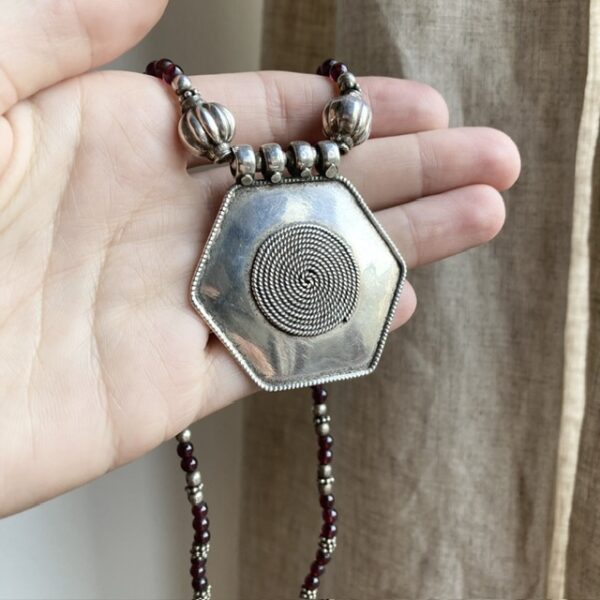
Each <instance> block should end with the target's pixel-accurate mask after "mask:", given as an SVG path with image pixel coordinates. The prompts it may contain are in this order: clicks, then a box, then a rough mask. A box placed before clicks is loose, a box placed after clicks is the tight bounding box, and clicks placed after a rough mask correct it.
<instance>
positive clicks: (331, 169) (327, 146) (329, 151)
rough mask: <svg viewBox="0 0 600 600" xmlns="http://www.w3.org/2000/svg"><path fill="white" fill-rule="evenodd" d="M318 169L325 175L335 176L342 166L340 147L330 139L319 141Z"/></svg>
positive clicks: (320, 173)
mask: <svg viewBox="0 0 600 600" xmlns="http://www.w3.org/2000/svg"><path fill="white" fill-rule="evenodd" d="M316 166H317V171H318V173H319V175H323V177H329V178H331V177H335V176H336V175H337V174H338V172H339V168H340V147H339V146H338V145H337V144H336V143H335V142H332V141H330V140H322V141H320V142H317V164H316Z"/></svg>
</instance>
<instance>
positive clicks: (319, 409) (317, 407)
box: [313, 404, 327, 417]
mask: <svg viewBox="0 0 600 600" xmlns="http://www.w3.org/2000/svg"><path fill="white" fill-rule="evenodd" d="M326 414H327V404H313V415H315V417H322V416H324V415H326Z"/></svg>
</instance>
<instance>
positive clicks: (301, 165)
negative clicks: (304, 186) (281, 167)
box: [287, 141, 317, 179]
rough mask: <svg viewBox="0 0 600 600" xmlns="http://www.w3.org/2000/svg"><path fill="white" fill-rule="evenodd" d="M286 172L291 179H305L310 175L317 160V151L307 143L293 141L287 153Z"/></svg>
mask: <svg viewBox="0 0 600 600" xmlns="http://www.w3.org/2000/svg"><path fill="white" fill-rule="evenodd" d="M287 156H288V160H287V165H288V171H289V172H290V174H291V175H292V176H293V177H302V178H303V179H306V178H308V177H310V176H311V175H312V169H313V167H314V166H315V161H316V159H317V151H316V149H315V148H314V146H312V145H311V144H309V143H308V142H301V141H294V142H291V143H290V147H289V148H288V151H287Z"/></svg>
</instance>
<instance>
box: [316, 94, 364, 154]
mask: <svg viewBox="0 0 600 600" xmlns="http://www.w3.org/2000/svg"><path fill="white" fill-rule="evenodd" d="M372 117H373V113H372V112H371V107H370V106H369V105H368V103H367V101H366V100H365V99H364V98H363V96H362V94H360V93H359V92H357V91H352V92H350V93H347V94H343V95H342V96H337V97H336V98H332V99H331V100H330V101H329V102H328V103H327V104H326V105H325V108H324V109H323V131H324V132H325V135H326V136H327V137H328V138H329V139H330V140H333V141H334V142H336V143H337V144H338V145H339V147H340V151H341V152H342V153H346V152H348V151H349V150H350V149H351V148H352V147H353V146H356V145H358V144H362V142H364V141H365V140H367V139H368V137H369V135H370V134H371V121H372Z"/></svg>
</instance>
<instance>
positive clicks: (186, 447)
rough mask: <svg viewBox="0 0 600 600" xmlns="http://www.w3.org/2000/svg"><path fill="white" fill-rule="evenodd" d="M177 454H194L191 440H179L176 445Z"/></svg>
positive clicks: (181, 455)
mask: <svg viewBox="0 0 600 600" xmlns="http://www.w3.org/2000/svg"><path fill="white" fill-rule="evenodd" d="M177 454H178V455H179V456H180V457H181V458H186V457H187V456H192V454H194V444H192V443H191V442H181V443H180V444H178V445H177Z"/></svg>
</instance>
